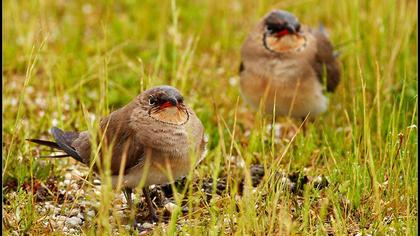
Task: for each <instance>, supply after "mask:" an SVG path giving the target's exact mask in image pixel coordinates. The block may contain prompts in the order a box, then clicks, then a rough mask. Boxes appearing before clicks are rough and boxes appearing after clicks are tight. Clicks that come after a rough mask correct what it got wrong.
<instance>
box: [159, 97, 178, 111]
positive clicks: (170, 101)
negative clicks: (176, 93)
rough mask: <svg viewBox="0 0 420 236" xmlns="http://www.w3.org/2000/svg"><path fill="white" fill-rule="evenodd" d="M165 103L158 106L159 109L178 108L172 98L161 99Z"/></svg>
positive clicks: (176, 102)
mask: <svg viewBox="0 0 420 236" xmlns="http://www.w3.org/2000/svg"><path fill="white" fill-rule="evenodd" d="M162 98H163V99H164V100H165V101H166V102H165V103H163V104H162V105H160V107H159V109H164V108H167V107H172V106H178V101H177V100H176V98H174V97H162Z"/></svg>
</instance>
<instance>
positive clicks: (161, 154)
mask: <svg viewBox="0 0 420 236" xmlns="http://www.w3.org/2000/svg"><path fill="white" fill-rule="evenodd" d="M51 133H52V135H53V136H54V138H55V142H52V141H46V140H39V139H28V141H31V142H34V143H37V144H41V145H45V146H49V147H52V148H55V149H58V150H61V151H64V152H65V155H60V156H49V157H65V156H70V157H72V158H73V159H75V160H77V161H79V162H81V163H83V164H85V165H88V166H90V165H91V164H92V162H94V160H93V155H91V151H92V138H91V137H90V135H89V133H88V132H87V131H82V132H64V131H62V130H60V129H58V128H56V127H53V128H52V129H51ZM99 134H100V135H102V136H103V137H104V144H103V145H104V148H101V154H100V162H101V163H104V160H105V158H110V170H111V175H112V176H111V177H112V185H113V187H114V188H115V187H117V185H118V184H120V185H121V186H122V189H123V192H124V195H125V197H126V199H127V203H128V205H129V206H130V208H132V206H133V205H132V204H133V202H132V198H131V194H132V191H133V189H134V188H136V187H137V186H138V185H139V183H140V180H141V179H142V178H143V175H145V183H144V187H143V193H144V196H145V199H146V202H147V205H148V208H149V213H150V216H151V218H152V219H153V220H157V219H158V218H157V216H156V211H155V209H154V207H153V204H152V202H151V200H150V196H149V193H148V186H150V185H153V184H166V183H169V182H170V181H171V180H176V179H177V178H181V177H183V176H185V175H187V173H188V172H189V171H190V169H191V165H194V166H195V165H196V164H198V163H199V162H200V161H201V160H202V159H203V158H204V156H205V149H206V143H207V138H206V136H205V134H204V127H203V125H202V123H201V121H200V120H199V119H198V117H197V116H196V115H195V113H194V111H193V110H192V109H191V108H190V107H188V105H187V104H185V103H184V98H183V97H182V96H181V94H180V93H179V91H178V90H177V89H175V88H173V87H170V86H158V87H154V88H151V89H149V90H146V91H144V92H143V93H141V94H140V95H138V96H137V97H136V98H135V99H133V100H132V101H131V102H130V103H129V104H127V105H126V106H124V107H122V108H120V109H118V110H116V111H114V112H112V113H111V114H110V115H109V116H107V117H105V118H104V119H102V120H101V122H100V128H99ZM105 150H109V151H111V155H108V156H107V155H105V152H106V151H105ZM192 155H197V158H193V157H192ZM193 160H196V162H195V163H193ZM102 166H103V164H102ZM99 168H100V167H98V165H94V171H96V172H98V170H99ZM120 169H122V170H123V174H122V178H121V176H120V175H119V173H120ZM119 179H120V180H122V181H119ZM118 182H120V183H118ZM135 224H136V221H135Z"/></svg>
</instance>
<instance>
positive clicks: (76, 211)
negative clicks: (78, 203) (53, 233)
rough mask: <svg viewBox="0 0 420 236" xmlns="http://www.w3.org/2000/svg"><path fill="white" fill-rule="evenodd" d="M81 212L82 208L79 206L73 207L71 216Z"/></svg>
mask: <svg viewBox="0 0 420 236" xmlns="http://www.w3.org/2000/svg"><path fill="white" fill-rule="evenodd" d="M78 214H80V209H79V208H73V209H71V211H70V212H69V216H76V215H78Z"/></svg>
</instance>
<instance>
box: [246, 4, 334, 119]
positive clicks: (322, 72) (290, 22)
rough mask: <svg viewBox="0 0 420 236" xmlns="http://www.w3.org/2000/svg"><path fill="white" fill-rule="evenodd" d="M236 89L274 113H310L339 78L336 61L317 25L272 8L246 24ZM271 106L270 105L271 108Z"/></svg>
mask: <svg viewBox="0 0 420 236" xmlns="http://www.w3.org/2000/svg"><path fill="white" fill-rule="evenodd" d="M241 59H242V61H241V65H240V69H239V70H240V72H239V73H240V89H241V93H242V95H243V97H244V99H245V101H247V102H248V103H249V104H251V105H252V106H253V107H255V108H258V107H260V105H261V104H262V105H263V106H262V107H261V108H262V111H263V112H265V113H266V114H275V115H276V116H290V117H292V118H302V119H304V118H305V117H307V116H308V117H310V118H313V117H316V116H317V115H319V114H320V113H322V112H325V111H326V110H327V107H328V98H327V97H326V96H325V92H326V91H327V92H333V91H334V90H335V89H336V87H337V85H338V84H339V81H340V73H341V72H340V64H339V62H338V60H337V55H336V54H335V52H334V50H333V46H332V44H331V42H330V40H329V38H328V36H327V34H326V32H325V30H324V29H323V27H320V28H319V29H311V28H309V27H307V26H301V24H300V23H299V21H298V19H297V18H296V17H295V16H294V15H292V14H291V13H289V12H286V11H282V10H274V11H271V12H270V13H268V14H267V15H265V16H264V17H263V19H262V20H261V21H260V22H259V23H258V24H257V25H256V26H255V27H254V28H253V29H252V31H251V32H250V33H249V35H248V37H247V39H246V40H245V42H244V44H243V46H242V49H241ZM273 109H274V110H273Z"/></svg>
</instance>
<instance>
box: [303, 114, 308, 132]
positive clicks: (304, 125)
mask: <svg viewBox="0 0 420 236" xmlns="http://www.w3.org/2000/svg"><path fill="white" fill-rule="evenodd" d="M307 125H308V121H307V119H306V117H303V118H302V131H303V136H306V133H307V131H306V130H307Z"/></svg>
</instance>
